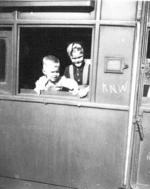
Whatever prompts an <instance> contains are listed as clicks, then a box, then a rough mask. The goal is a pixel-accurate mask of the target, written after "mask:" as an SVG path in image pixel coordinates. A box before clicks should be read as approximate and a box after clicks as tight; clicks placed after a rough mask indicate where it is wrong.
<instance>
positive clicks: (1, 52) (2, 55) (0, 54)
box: [0, 39, 6, 82]
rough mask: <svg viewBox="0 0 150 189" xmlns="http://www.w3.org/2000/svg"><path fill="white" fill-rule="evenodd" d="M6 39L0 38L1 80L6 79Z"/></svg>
mask: <svg viewBox="0 0 150 189" xmlns="http://www.w3.org/2000/svg"><path fill="white" fill-rule="evenodd" d="M5 63H6V41H5V39H0V82H4V81H5Z"/></svg>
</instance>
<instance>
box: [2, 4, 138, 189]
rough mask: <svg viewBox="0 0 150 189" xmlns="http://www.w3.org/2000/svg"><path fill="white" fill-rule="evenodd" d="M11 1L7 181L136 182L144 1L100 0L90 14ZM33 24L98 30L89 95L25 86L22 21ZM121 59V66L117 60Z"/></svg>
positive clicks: (44, 184) (45, 184) (92, 185)
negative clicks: (25, 7) (133, 116)
mask: <svg viewBox="0 0 150 189" xmlns="http://www.w3.org/2000/svg"><path fill="white" fill-rule="evenodd" d="M0 3H1V2H0ZM2 3H3V1H2ZM9 3H12V4H11V5H10V7H9V10H13V11H12V12H11V11H7V9H6V10H5V9H4V10H5V11H1V13H0V20H1V23H0V27H1V30H5V28H6V27H8V28H11V29H10V30H9V31H11V35H12V46H11V49H9V51H10V52H11V53H12V58H9V59H8V64H9V66H10V67H11V68H12V69H11V70H10V71H11V74H10V77H11V79H10V80H9V81H8V82H10V86H8V89H9V92H8V93H6V94H5V93H2V94H1V95H0V99H1V101H0V187H3V188H7V189H8V188H14V189H17V188H18V189H19V188H30V189H31V188H40V189H41V188H43V189H44V188H53V189H60V188H79V189H82V188H84V189H86V188H88V189H116V188H119V187H129V182H130V179H129V177H130V174H129V171H130V161H131V159H130V158H131V156H130V155H131V154H130V152H129V151H128V152H129V156H127V150H132V149H131V148H130V149H128V145H129V143H130V140H129V138H128V134H129V133H128V132H129V130H128V129H129V118H130V113H131V111H132V105H133V104H131V98H132V97H131V96H132V94H133V92H135V91H133V88H134V84H135V83H134V82H133V77H135V76H134V75H133V71H134V68H135V65H134V64H133V63H134V61H135V49H136V48H135V45H136V37H137V27H136V26H137V15H138V14H139V12H138V11H139V10H141V9H140V8H139V7H140V6H138V2H137V1H106V0H104V1H95V2H94V4H95V6H94V10H92V11H90V12H86V11H85V12H82V11H81V12H72V13H68V12H62V13H60V12H49V13H48V12H46V13H44V14H43V13H42V12H35V14H34V12H33V14H31V13H28V11H27V12H26V11H23V12H21V9H19V8H18V7H17V6H16V5H15V6H16V8H15V10H14V7H13V2H11V1H10V2H8V5H9ZM19 3H20V4H19V6H21V3H23V1H22V2H21V1H20V2H19ZM33 3H35V1H33ZM3 6H4V5H3ZM5 6H6V7H7V5H5ZM5 6H4V8H6V7H5ZM34 6H35V5H34ZM12 7H13V8H12ZM7 8H8V7H7ZM11 8H12V9H11ZM17 8H18V10H19V11H18V12H17ZM43 15H45V17H44V18H43ZM68 15H70V19H68ZM66 22H67V24H66ZM31 25H32V26H34V25H41V27H42V26H44V25H49V26H51V25H54V26H56V25H57V26H59V25H63V27H76V25H77V26H78V27H81V26H82V27H90V28H92V31H93V33H92V45H91V49H92V50H91V52H92V53H91V59H92V69H91V77H90V94H89V98H87V99H77V98H72V97H70V96H69V97H66V96H65V97H64V96H60V95H59V96H57V95H56V96H55V95H50V96H48V97H44V96H41V97H37V96H36V95H34V94H20V93H19V92H18V75H19V72H18V68H19V58H18V53H19V50H18V48H19V47H18V46H19V45H18V44H19V43H18V42H17V41H18V40H19V38H18V27H22V26H24V27H28V26H31ZM9 61H10V62H9ZM109 61H110V62H109ZM118 62H119V65H121V66H123V68H122V69H120V70H119V69H118V66H116V67H113V66H112V63H114V64H115V65H118ZM107 63H108V64H107ZM109 63H110V64H109ZM114 64H113V65H114ZM111 66H112V67H111ZM10 67H9V68H8V69H10ZM109 68H110V70H109ZM116 68H117V69H118V70H116ZM105 69H106V70H105ZM111 69H112V70H111ZM120 71H122V72H121V73H120ZM135 81H136V80H135ZM0 86H1V85H0ZM132 87H133V88H132ZM128 160H129V161H128ZM127 163H128V164H127ZM126 166H127V167H126ZM126 168H127V170H126V171H125V169H126Z"/></svg>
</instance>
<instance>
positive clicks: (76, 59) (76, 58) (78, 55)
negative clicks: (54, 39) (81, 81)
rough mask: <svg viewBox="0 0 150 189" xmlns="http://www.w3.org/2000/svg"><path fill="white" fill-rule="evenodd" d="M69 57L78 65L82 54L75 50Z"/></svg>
mask: <svg viewBox="0 0 150 189" xmlns="http://www.w3.org/2000/svg"><path fill="white" fill-rule="evenodd" d="M70 59H71V61H72V63H73V64H74V65H75V66H76V67H80V66H81V65H82V63H83V54H82V53H81V52H80V51H76V52H74V53H73V54H72V56H71V57H70Z"/></svg>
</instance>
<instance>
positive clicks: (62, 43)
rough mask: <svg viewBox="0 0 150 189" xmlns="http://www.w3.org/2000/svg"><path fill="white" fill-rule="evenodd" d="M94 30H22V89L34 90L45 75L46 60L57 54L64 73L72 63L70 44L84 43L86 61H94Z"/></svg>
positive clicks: (46, 28) (36, 28) (30, 28)
mask: <svg viewBox="0 0 150 189" xmlns="http://www.w3.org/2000/svg"><path fill="white" fill-rule="evenodd" d="M91 40H92V28H48V27H44V28H43V27H42V28H40V27H34V28H33V27H22V28H20V55H19V89H20V90H21V89H34V87H35V82H36V81H37V79H39V77H41V76H42V75H43V74H42V59H43V57H44V56H46V55H54V56H56V57H57V58H58V59H59V60H60V64H61V66H60V74H61V75H63V73H64V69H65V67H66V66H67V65H69V64H71V62H70V59H69V57H68V55H67V45H68V44H69V43H70V42H73V41H78V42H82V44H83V47H84V52H85V59H90V58H91Z"/></svg>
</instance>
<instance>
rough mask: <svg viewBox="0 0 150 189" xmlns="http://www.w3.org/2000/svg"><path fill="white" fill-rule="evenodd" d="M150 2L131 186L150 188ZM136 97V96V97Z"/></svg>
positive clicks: (143, 42) (143, 27)
mask: <svg viewBox="0 0 150 189" xmlns="http://www.w3.org/2000/svg"><path fill="white" fill-rule="evenodd" d="M149 15H150V11H149V2H144V4H143V11H142V17H141V41H140V52H139V61H140V64H139V65H140V67H139V70H140V73H139V82H138V86H137V87H138V95H137V109H136V116H135V119H134V126H135V135H134V150H133V157H132V160H133V161H132V162H133V163H132V174H131V186H132V187H133V188H138V189H143V188H150V19H149ZM135 98H136V97H135Z"/></svg>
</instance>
